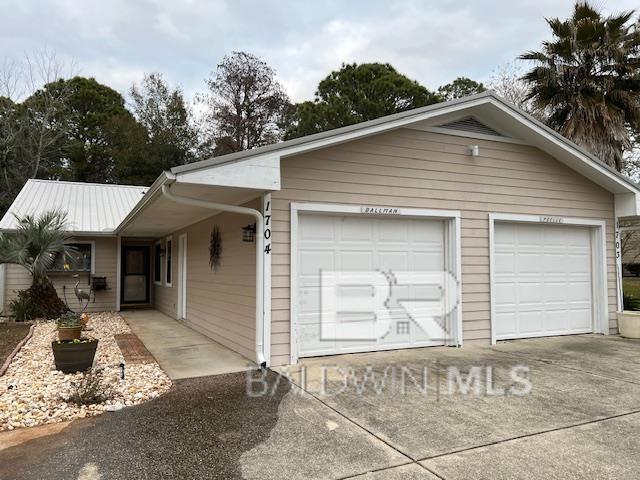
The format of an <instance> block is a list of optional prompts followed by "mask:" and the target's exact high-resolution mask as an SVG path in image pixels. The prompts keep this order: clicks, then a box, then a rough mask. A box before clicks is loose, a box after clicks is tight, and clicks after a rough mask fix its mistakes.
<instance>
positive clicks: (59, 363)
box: [51, 339, 98, 373]
mask: <svg viewBox="0 0 640 480" xmlns="http://www.w3.org/2000/svg"><path fill="white" fill-rule="evenodd" d="M51 347H52V348H53V358H54V359H55V363H56V369H58V370H60V371H62V372H64V373H73V372H81V371H84V370H86V369H88V368H90V367H91V366H92V365H93V357H95V355H96V348H97V347H98V340H95V339H90V340H89V339H84V340H81V341H75V342H74V341H73V340H65V341H57V342H56V341H53V342H51Z"/></svg>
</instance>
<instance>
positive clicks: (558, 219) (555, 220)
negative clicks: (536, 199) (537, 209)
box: [540, 217, 564, 223]
mask: <svg viewBox="0 0 640 480" xmlns="http://www.w3.org/2000/svg"><path fill="white" fill-rule="evenodd" d="M540 221H541V222H542V223H564V218H562V217H540Z"/></svg>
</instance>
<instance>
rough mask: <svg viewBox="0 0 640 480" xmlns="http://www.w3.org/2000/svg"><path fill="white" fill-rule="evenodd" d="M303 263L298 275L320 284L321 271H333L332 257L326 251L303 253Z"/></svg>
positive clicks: (331, 253) (330, 252) (331, 254)
mask: <svg viewBox="0 0 640 480" xmlns="http://www.w3.org/2000/svg"><path fill="white" fill-rule="evenodd" d="M305 257H306V258H305V262H304V263H303V264H302V265H301V268H300V273H301V275H302V277H303V278H307V277H308V278H311V279H314V280H316V281H317V283H318V284H319V282H320V271H321V270H333V269H334V267H335V265H334V255H333V252H332V251H327V250H307V251H306V252H305Z"/></svg>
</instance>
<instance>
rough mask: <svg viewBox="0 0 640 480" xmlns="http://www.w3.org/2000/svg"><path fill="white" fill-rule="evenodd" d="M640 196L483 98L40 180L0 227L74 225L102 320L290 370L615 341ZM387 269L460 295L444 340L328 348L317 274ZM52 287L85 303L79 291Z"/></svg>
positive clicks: (536, 126) (567, 145) (389, 340)
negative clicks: (150, 176) (449, 350)
mask: <svg viewBox="0 0 640 480" xmlns="http://www.w3.org/2000/svg"><path fill="white" fill-rule="evenodd" d="M639 194H640V187H639V186H638V185H636V184H634V183H633V182H631V181H629V180H628V179H627V178H625V177H623V176H621V175H620V174H619V173H618V172H616V171H615V170H613V169H611V168H609V167H608V166H607V165H605V164H604V163H603V162H601V161H600V160H599V159H597V158H595V157H594V156H592V155H591V154H589V153H587V152H585V151H584V150H583V149H581V148H580V147H578V146H576V145H575V144H573V143H572V142H570V141H568V140H567V139H565V138H563V137H562V136H560V135H559V134H558V133H556V132H554V131H552V130H551V129H549V128H547V127H546V126H545V125H543V124H541V123H540V122H538V121H537V120H535V119H533V118H532V117H530V116H529V115H527V114H526V113H524V112H522V111H520V110H518V109H517V108H516V107H514V106H512V105H510V104H508V103H507V102H505V101H504V100H502V99H501V98H499V97H497V96H496V95H495V94H493V93H491V92H487V93H482V94H479V95H474V96H469V97H465V98H462V99H459V100H454V101H450V102H446V103H440V104H437V105H431V106H427V107H424V108H418V109H415V110H410V111H406V112H403V113H399V114H395V115H390V116H386V117H383V118H379V119H376V120H373V121H368V122H364V123H360V124H357V125H352V126H348V127H344V128H339V129H336V130H331V131H328V132H324V133H320V134H316V135H310V136H307V137H303V138H298V139H295V140H290V141H286V142H282V143H278V144H275V145H269V146H266V147H262V148H256V149H254V150H249V151H244V152H239V153H234V154H230V155H225V156H221V157H217V158H212V159H210V160H205V161H201V162H197V163H192V164H189V165H181V166H178V167H175V168H173V169H171V170H170V171H167V172H164V173H163V174H162V175H161V176H160V177H159V178H158V179H157V180H156V181H155V183H154V184H153V185H151V187H148V188H144V187H129V186H119V185H89V184H77V183H66V182H50V181H41V180H31V181H29V182H28V183H27V184H26V185H25V186H24V188H23V190H22V192H21V193H20V194H19V195H18V197H17V198H16V200H15V202H14V204H13V205H12V206H11V208H10V210H9V211H8V213H7V214H6V215H5V216H4V218H3V219H2V221H1V222H0V229H1V230H4V231H10V230H12V229H14V228H15V219H14V214H16V215H23V214H26V213H36V214H37V213H38V212H42V211H44V210H47V209H51V208H59V209H63V210H66V211H67V212H69V220H70V227H69V229H70V233H71V234H72V235H73V237H74V240H73V241H74V242H75V243H77V244H78V246H79V247H80V248H82V249H83V250H82V252H83V255H84V261H83V262H76V263H77V264H76V265H73V266H72V268H71V270H77V271H79V272H80V273H81V275H80V277H79V280H80V285H79V288H83V289H89V288H91V285H93V284H94V283H95V285H96V286H97V287H98V288H96V289H95V292H93V293H92V301H91V303H90V304H89V308H90V309H92V310H121V309H125V308H133V307H138V308H139V307H147V308H154V309H157V310H159V311H161V312H164V313H165V314H167V315H170V316H171V317H173V318H175V319H178V320H180V321H183V322H185V323H186V324H187V325H188V326H190V327H191V328H193V329H195V330H197V331H199V332H202V333H203V334H205V335H207V336H209V337H211V338H212V339H214V340H216V341H218V342H219V343H221V344H223V345H225V346H226V347H228V348H230V349H232V350H234V351H236V352H239V353H240V354H242V355H244V356H245V357H247V358H249V359H252V360H254V361H256V362H257V363H259V364H269V365H274V366H276V365H283V364H289V363H296V362H297V361H298V359H299V358H302V357H309V356H318V355H332V354H338V353H350V352H363V351H376V350H388V349H399V348H411V347H421V346H427V345H434V344H447V345H455V346H463V344H464V345H468V344H482V345H485V344H486V345H488V344H490V343H492V342H496V341H499V340H504V339H519V338H527V337H544V336H552V335H566V334H582V333H588V332H594V333H600V334H605V335H607V334H610V333H616V332H617V325H616V311H618V310H619V309H620V307H621V305H620V301H621V297H620V283H621V282H620V281H619V278H620V275H621V267H620V262H619V258H620V251H619V242H617V238H616V234H617V231H616V224H617V219H619V218H633V217H636V216H637V215H638V214H639V209H640V206H639V204H638V199H639V196H638V195H639ZM391 269H396V270H399V271H402V272H417V271H424V270H430V271H431V270H438V271H439V270H442V271H445V272H448V274H450V276H451V277H453V278H454V279H455V282H454V284H453V287H452V288H453V289H454V292H453V297H451V298H453V299H454V301H453V302H449V303H448V305H449V308H448V310H447V312H446V314H443V318H442V319H441V320H442V321H443V322H444V323H446V326H447V327H446V330H447V331H448V332H449V336H448V337H447V338H446V339H440V340H437V341H434V339H433V338H426V337H425V335H422V334H421V333H420V326H419V325H416V324H413V323H411V322H406V321H405V322H404V323H403V329H402V332H401V331H400V329H398V330H397V331H396V330H393V331H392V332H391V333H389V334H386V335H384V336H381V337H379V338H369V339H340V338H332V337H331V336H330V335H329V336H323V335H322V334H321V332H322V329H321V325H320V323H321V318H320V317H321V315H320V304H321V297H322V286H321V282H320V281H319V278H320V276H321V275H322V272H323V271H330V270H350V271H360V270H362V271H373V272H387V271H390V270H391ZM102 277H104V278H102ZM1 278H2V280H1V281H2V288H0V291H1V292H2V296H3V297H4V298H3V299H2V304H3V305H4V307H5V311H6V307H7V305H8V302H9V301H10V300H11V298H12V297H13V295H14V292H15V290H17V289H20V288H24V287H26V286H27V285H28V284H29V278H28V275H27V274H26V272H25V271H23V270H21V269H20V268H19V267H16V266H11V265H7V266H5V267H4V272H3V277H1ZM96 278H97V280H95V281H94V279H96ZM53 279H54V282H55V284H56V286H57V287H58V288H59V291H60V294H61V295H66V298H67V300H68V301H69V302H70V304H71V303H72V301H73V300H74V296H73V287H74V285H75V282H76V279H75V278H73V277H71V275H70V272H60V273H56V274H54V275H53ZM256 279H257V281H256ZM103 287H106V288H103ZM101 288H103V289H101ZM369 296H371V294H369ZM93 298H95V303H94V301H93ZM336 308H337V307H336ZM363 309H364V310H366V308H363ZM396 313H397V312H396ZM445 317H446V318H445ZM374 320H375V318H374ZM322 321H325V320H322ZM336 321H337V320H336ZM394 321H399V320H397V319H394ZM325 326H326V325H325ZM401 333H404V334H402V335H401Z"/></svg>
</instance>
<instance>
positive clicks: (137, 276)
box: [120, 245, 151, 304]
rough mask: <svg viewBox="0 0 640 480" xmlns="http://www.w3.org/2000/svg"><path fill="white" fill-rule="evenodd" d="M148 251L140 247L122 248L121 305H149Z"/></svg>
mask: <svg viewBox="0 0 640 480" xmlns="http://www.w3.org/2000/svg"><path fill="white" fill-rule="evenodd" d="M150 251H151V250H150V247H148V246H142V245H131V246H123V247H122V298H121V299H120V301H121V303H123V304H135V303H149V254H150Z"/></svg>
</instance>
